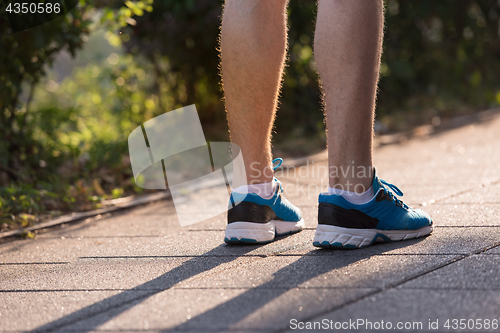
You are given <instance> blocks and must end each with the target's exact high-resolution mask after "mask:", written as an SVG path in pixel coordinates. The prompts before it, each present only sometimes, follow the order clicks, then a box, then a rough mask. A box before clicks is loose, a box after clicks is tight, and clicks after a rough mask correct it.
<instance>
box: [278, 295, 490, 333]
mask: <svg viewBox="0 0 500 333" xmlns="http://www.w3.org/2000/svg"><path fill="white" fill-rule="evenodd" d="M499 313H500V291H476V290H433V291H432V292H428V291H424V290H405V289H391V290H388V291H385V292H382V293H379V294H376V295H372V296H369V297H367V298H365V299H363V300H362V301H358V302H355V303H352V304H349V305H347V306H345V307H342V308H339V309H337V310H335V311H332V312H330V313H327V314H324V315H320V316H315V317H312V318H311V319H309V320H308V321H310V322H320V323H321V322H322V321H323V320H325V322H327V323H328V325H330V321H332V322H333V325H335V323H337V322H339V323H344V322H347V323H349V321H351V322H352V321H354V322H356V321H357V320H364V325H360V326H359V327H354V328H353V329H350V330H349V332H373V331H395V332H397V331H404V332H453V331H458V330H459V326H456V327H455V329H453V326H454V325H455V324H454V322H453V319H458V322H457V325H460V319H465V320H463V322H465V324H466V325H471V326H470V327H471V329H470V330H469V329H468V327H467V326H465V327H464V329H463V330H462V331H474V332H488V331H489V332H495V331H497V330H498V328H497V329H496V330H492V329H491V326H490V329H489V330H484V329H476V328H475V327H476V326H472V321H471V322H470V323H469V322H468V321H469V320H470V319H473V321H474V325H476V319H482V322H484V321H485V319H488V320H489V321H490V323H491V322H492V320H496V321H497V322H499V321H500V318H499V315H498V314H499ZM436 320H437V321H438V323H437V325H438V329H437V330H433V329H429V322H433V323H434V322H436ZM447 320H450V321H449V322H448V323H449V325H450V328H446V327H445V324H446V321H447ZM382 321H384V323H385V326H384V327H385V329H382V328H380V327H381V326H380V325H381V322H382ZM367 322H370V323H371V326H370V325H369V324H367ZM388 322H390V323H391V324H390V325H392V327H391V329H387V323H388ZM399 322H401V323H402V325H403V326H402V327H403V328H404V325H408V326H407V327H408V329H400V330H398V329H397V325H398V323H399ZM360 323H361V322H360ZM375 323H378V325H377V324H375ZM377 327H378V330H376V329H375V328H377ZM289 328H291V327H289ZM356 328H357V329H356ZM295 331H297V330H292V329H288V330H286V332H295ZM308 331H309V332H315V331H318V332H319V331H320V330H308ZM323 332H324V330H323Z"/></svg>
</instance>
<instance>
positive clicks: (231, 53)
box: [220, 0, 287, 184]
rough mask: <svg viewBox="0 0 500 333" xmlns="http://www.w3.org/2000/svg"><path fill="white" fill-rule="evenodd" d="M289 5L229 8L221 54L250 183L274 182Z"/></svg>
mask: <svg viewBox="0 0 500 333" xmlns="http://www.w3.org/2000/svg"><path fill="white" fill-rule="evenodd" d="M286 4H287V0H261V1H259V0H231V1H226V3H225V6H224V14H223V19H222V28H221V46H220V49H221V68H222V78H223V84H224V94H225V101H226V110H227V117H228V122H229V129H230V134H231V141H232V142H233V143H235V144H237V145H238V146H239V147H240V148H241V150H242V154H243V158H244V160H245V170H246V173H247V180H248V183H249V184H250V183H262V182H270V181H272V178H273V176H272V172H270V170H272V169H271V159H272V158H271V143H270V140H271V129H272V126H273V122H274V115H275V111H276V105H277V99H278V94H279V88H280V84H281V77H282V73H283V64H284V60H285V54H286V38H287V36H286ZM265 169H267V171H265Z"/></svg>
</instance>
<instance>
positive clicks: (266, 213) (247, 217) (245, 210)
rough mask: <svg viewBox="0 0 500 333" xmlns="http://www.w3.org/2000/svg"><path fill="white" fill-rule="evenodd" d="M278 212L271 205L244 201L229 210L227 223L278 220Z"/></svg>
mask: <svg viewBox="0 0 500 333" xmlns="http://www.w3.org/2000/svg"><path fill="white" fill-rule="evenodd" d="M276 219H277V218H276V214H275V213H274V211H273V210H272V209H271V207H269V206H265V205H259V204H256V203H253V202H248V201H242V202H240V203H239V204H237V205H236V206H234V207H233V208H231V209H230V210H228V211H227V223H228V224H229V223H233V222H255V223H267V222H269V221H271V220H276Z"/></svg>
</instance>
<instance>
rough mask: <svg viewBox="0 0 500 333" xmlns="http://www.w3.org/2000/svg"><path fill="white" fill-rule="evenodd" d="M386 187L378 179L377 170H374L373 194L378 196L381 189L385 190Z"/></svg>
mask: <svg viewBox="0 0 500 333" xmlns="http://www.w3.org/2000/svg"><path fill="white" fill-rule="evenodd" d="M383 187H384V185H382V183H381V182H380V180H379V179H378V177H377V172H376V170H375V168H373V181H372V188H373V193H375V194H377V192H378V190H379V189H380V188H383Z"/></svg>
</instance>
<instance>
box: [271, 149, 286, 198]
mask: <svg viewBox="0 0 500 333" xmlns="http://www.w3.org/2000/svg"><path fill="white" fill-rule="evenodd" d="M276 163H277V165H275V164H276ZM282 163H283V159H282V158H280V157H278V158H275V159H274V160H273V161H272V164H273V171H274V170H276V169H278V168H279V167H280V166H281V164H282ZM274 179H275V180H276V182H278V184H279V186H280V191H281V193H283V185H281V182H279V181H278V179H276V177H274Z"/></svg>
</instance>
